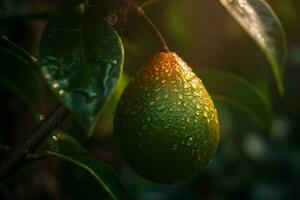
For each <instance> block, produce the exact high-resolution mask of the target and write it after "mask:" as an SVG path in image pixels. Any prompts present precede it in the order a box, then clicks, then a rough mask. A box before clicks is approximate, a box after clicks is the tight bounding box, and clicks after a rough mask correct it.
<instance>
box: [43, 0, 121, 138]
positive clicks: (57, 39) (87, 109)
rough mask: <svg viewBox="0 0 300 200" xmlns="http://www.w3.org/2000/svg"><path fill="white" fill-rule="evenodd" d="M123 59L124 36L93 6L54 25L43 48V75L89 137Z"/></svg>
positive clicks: (72, 12) (64, 16)
mask: <svg viewBox="0 0 300 200" xmlns="http://www.w3.org/2000/svg"><path fill="white" fill-rule="evenodd" d="M123 60H124V52H123V45H122V42H121V40H120V38H119V36H118V35H117V33H116V32H115V30H114V29H113V28H112V27H111V26H109V25H108V24H107V23H106V21H105V19H104V18H103V16H102V15H101V14H100V13H99V11H98V10H97V9H96V8H94V7H91V6H85V5H80V6H77V7H75V8H72V9H70V10H68V11H66V12H65V13H63V14H62V15H61V16H60V17H59V18H58V19H57V20H56V21H53V22H50V23H49V24H48V26H47V27H46V29H45V31H44V34H43V37H42V40H41V44H40V64H41V67H42V72H43V75H44V76H45V78H46V80H47V82H48V84H49V85H50V86H51V88H52V89H53V91H54V92H55V94H56V95H57V96H58V97H59V98H60V99H61V100H62V101H63V103H64V104H65V105H66V106H67V107H68V108H69V109H70V111H71V113H72V114H73V115H74V116H75V118H76V119H77V120H78V121H79V123H80V124H81V125H82V127H83V128H84V130H85V131H86V132H87V134H88V136H90V135H91V132H92V130H93V127H94V124H95V121H96V119H97V117H98V114H99V112H100V110H101V108H102V107H103V104H104V103H105V101H106V99H107V97H108V96H109V95H110V94H111V91H112V90H113V88H114V86H115V84H116V83H117V81H118V80H119V78H120V74H121V71H122V66H123Z"/></svg>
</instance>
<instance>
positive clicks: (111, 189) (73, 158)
mask: <svg viewBox="0 0 300 200" xmlns="http://www.w3.org/2000/svg"><path fill="white" fill-rule="evenodd" d="M40 151H45V152H46V154H48V155H50V156H56V157H58V158H61V159H63V160H66V161H69V162H71V163H73V164H75V165H77V166H79V167H81V168H82V169H84V170H86V171H87V172H89V173H90V174H91V175H92V176H93V177H94V178H95V179H96V180H97V182H98V183H99V185H100V186H101V187H102V188H99V189H103V190H104V191H105V192H106V193H107V196H108V197H109V199H113V200H122V199H126V192H125V189H124V187H123V186H122V184H121V182H120V179H119V178H118V176H117V175H116V173H115V172H114V171H113V169H112V168H111V167H109V166H108V165H106V164H105V163H103V162H101V161H98V160H95V159H93V158H92V157H91V156H90V154H89V153H88V152H87V150H86V149H84V148H83V147H82V146H81V145H80V144H79V143H78V142H77V141H76V140H75V139H74V138H72V137H71V136H69V135H67V134H64V133H61V132H58V133H56V134H55V135H53V136H52V138H51V139H48V142H47V144H46V145H44V146H43V147H42V149H40ZM78 184H81V183H78Z"/></svg>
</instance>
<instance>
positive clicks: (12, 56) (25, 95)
mask: <svg viewBox="0 0 300 200" xmlns="http://www.w3.org/2000/svg"><path fill="white" fill-rule="evenodd" d="M0 60H1V63H2V66H1V67H0V82H1V84H3V85H4V86H6V87H8V88H9V89H11V90H12V91H13V92H14V93H15V94H17V95H18V96H19V97H20V98H21V99H22V100H23V101H25V102H26V104H27V105H28V106H29V107H30V108H33V105H34V104H35V101H36V99H37V96H38V90H39V88H38V81H37V76H36V74H35V72H34V70H33V69H34V67H35V63H34V62H35V60H34V58H32V57H31V56H30V55H29V54H28V53H27V52H26V51H24V50H23V49H22V48H20V47H18V46H17V45H15V44H14V43H12V42H10V41H8V40H7V39H4V38H3V39H0Z"/></svg>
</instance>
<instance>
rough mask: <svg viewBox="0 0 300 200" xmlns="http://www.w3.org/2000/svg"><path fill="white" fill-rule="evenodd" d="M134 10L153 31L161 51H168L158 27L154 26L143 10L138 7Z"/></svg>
mask: <svg viewBox="0 0 300 200" xmlns="http://www.w3.org/2000/svg"><path fill="white" fill-rule="evenodd" d="M136 9H137V13H138V15H139V16H141V17H143V18H144V19H145V20H146V22H147V23H148V24H149V25H150V26H151V28H152V30H153V31H154V33H155V35H156V36H157V38H158V40H159V42H160V46H161V48H162V51H165V52H168V51H170V50H169V47H168V45H167V42H166V40H165V38H164V37H163V35H162V34H161V32H160V31H159V29H158V27H157V26H156V25H155V24H154V22H153V21H152V20H151V19H150V18H149V17H148V16H147V14H146V13H145V11H144V10H143V8H142V7H140V6H138V7H136Z"/></svg>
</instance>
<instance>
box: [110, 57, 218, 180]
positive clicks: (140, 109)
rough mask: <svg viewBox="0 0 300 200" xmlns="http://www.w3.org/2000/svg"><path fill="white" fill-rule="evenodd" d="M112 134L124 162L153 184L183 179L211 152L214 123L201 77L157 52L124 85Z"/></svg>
mask: <svg viewBox="0 0 300 200" xmlns="http://www.w3.org/2000/svg"><path fill="white" fill-rule="evenodd" d="M114 134H115V136H116V138H117V140H118V143H119V146H120V150H121V152H122V153H123V155H124V157H125V159H126V160H127V162H128V164H129V165H130V166H131V167H132V168H133V169H134V170H135V171H136V172H137V173H138V174H140V175H141V176H143V177H144V178H146V179H149V180H151V181H154V182H160V183H168V184H171V183H174V182H176V181H180V180H184V179H188V178H190V177H192V176H193V175H194V174H197V173H199V172H200V171H201V169H203V168H204V167H205V165H206V164H207V163H208V161H209V160H210V159H211V158H212V157H213V155H214V154H215V152H216V150H217V147H218V143H219V139H220V133H219V122H218V114H217V110H216V109H215V106H214V104H213V102H212V100H211V98H210V95H209V94H208V92H207V91H206V89H205V87H204V85H203V83H202V81H201V80H200V79H199V78H198V77H197V76H196V75H195V74H194V73H193V72H192V69H191V68H190V67H189V66H188V65H187V64H186V63H185V62H184V61H183V60H182V59H181V58H180V57H179V56H178V55H177V54H176V53H173V52H160V53H157V54H155V55H154V57H153V58H152V59H151V60H150V61H149V62H148V64H146V65H145V66H144V67H143V68H141V70H140V71H139V72H138V74H137V77H136V78H135V79H134V80H133V81H132V82H130V83H129V85H128V86H127V87H126V89H125V91H124V93H123V94H122V97H121V99H120V101H119V103H118V106H117V109H116V113H115V117H114Z"/></svg>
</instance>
